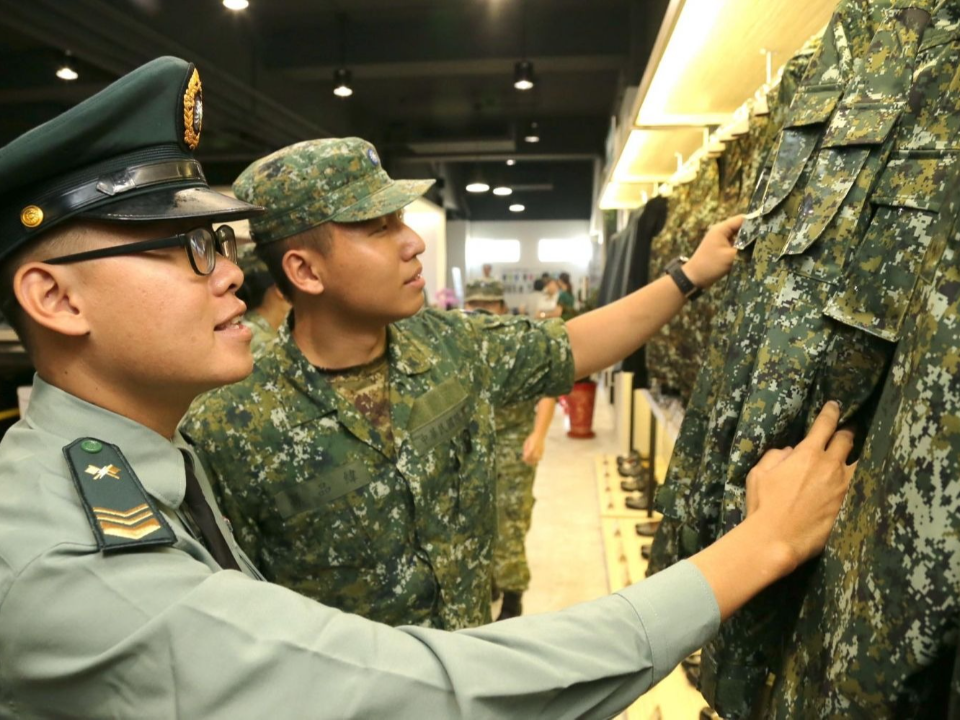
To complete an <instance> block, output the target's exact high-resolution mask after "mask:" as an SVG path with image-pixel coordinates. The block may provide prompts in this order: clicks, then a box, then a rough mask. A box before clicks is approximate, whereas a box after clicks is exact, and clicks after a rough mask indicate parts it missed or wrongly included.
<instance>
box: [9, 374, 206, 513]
mask: <svg viewBox="0 0 960 720" xmlns="http://www.w3.org/2000/svg"><path fill="white" fill-rule="evenodd" d="M25 419H26V422H27V424H28V425H30V426H31V427H35V428H38V429H39V430H42V431H43V432H47V433H50V434H51V435H54V436H56V437H59V438H61V439H62V440H63V445H64V446H66V445H69V444H70V443H71V442H73V441H74V440H76V439H77V438H83V437H91V438H95V439H97V440H101V441H103V442H108V443H110V444H111V445H116V446H117V447H118V448H120V451H121V452H122V453H123V456H124V457H125V458H126V459H127V462H129V463H130V467H132V468H133V471H134V472H135V473H136V475H137V477H138V478H139V479H140V482H141V484H142V485H143V488H144V490H146V491H147V492H148V493H150V495H152V496H153V497H155V498H157V499H158V500H160V501H161V502H162V503H164V504H165V505H167V506H168V507H172V508H177V507H179V506H180V503H181V502H183V496H184V493H185V491H186V486H187V485H186V483H187V479H186V471H185V470H184V465H183V456H182V455H181V454H180V448H183V449H188V450H189V446H188V445H187V443H186V441H184V439H183V437H182V436H181V435H180V433H179V431H178V432H177V433H176V435H175V436H174V440H173V442H171V441H170V440H167V439H166V438H165V437H163V436H162V435H159V434H158V433H156V432H154V431H153V430H151V429H150V428H148V427H146V426H144V425H141V424H140V423H137V422H134V421H133V420H131V419H130V418H126V417H124V416H123V415H118V414H117V413H114V412H111V411H110V410H106V409H104V408H102V407H99V406H97V405H93V404H92V403H88V402H86V401H85V400H81V399H80V398H78V397H76V396H75V395H71V394H70V393H68V392H65V391H63V390H61V389H60V388H57V387H54V386H53V385H51V384H50V383H48V382H45V381H44V380H42V379H41V378H40V377H38V376H35V377H34V381H33V391H32V392H31V394H30V404H29V406H28V407H27V413H26V416H25ZM194 463H195V464H196V460H194Z"/></svg>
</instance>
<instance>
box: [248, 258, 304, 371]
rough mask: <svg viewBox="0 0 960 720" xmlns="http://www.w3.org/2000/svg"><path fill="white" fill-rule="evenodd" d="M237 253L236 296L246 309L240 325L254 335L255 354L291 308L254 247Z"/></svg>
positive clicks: (272, 334)
mask: <svg viewBox="0 0 960 720" xmlns="http://www.w3.org/2000/svg"><path fill="white" fill-rule="evenodd" d="M237 254H238V255H239V259H238V260H237V264H238V265H239V266H240V269H241V270H243V285H241V286H240V287H239V288H238V289H237V297H238V298H240V299H241V300H243V302H244V303H245V304H246V306H247V312H246V314H245V315H244V316H243V324H244V325H246V326H247V327H248V328H250V332H251V333H253V340H252V341H251V343H250V349H251V351H253V352H257V351H258V350H259V349H260V348H261V347H263V346H264V345H266V344H267V343H268V342H270V341H271V340H273V339H274V338H275V337H277V330H278V329H279V328H280V325H281V324H282V323H283V322H284V320H286V319H287V315H288V314H289V313H290V307H291V306H290V303H289V302H287V299H286V298H285V297H283V293H281V292H280V290H279V288H277V283H276V281H275V280H274V279H273V277H272V276H271V275H270V271H269V270H268V269H267V265H266V263H264V262H263V260H261V259H260V258H258V257H257V253H256V251H255V250H254V247H253V245H245V246H243V247H241V248H240V249H239V250H238V253H237Z"/></svg>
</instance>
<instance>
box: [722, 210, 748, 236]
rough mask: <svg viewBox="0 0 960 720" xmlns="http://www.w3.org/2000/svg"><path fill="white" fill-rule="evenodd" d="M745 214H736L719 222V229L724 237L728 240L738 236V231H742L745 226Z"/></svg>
mask: <svg viewBox="0 0 960 720" xmlns="http://www.w3.org/2000/svg"><path fill="white" fill-rule="evenodd" d="M744 219H745V216H743V215H734V216H733V217H731V218H727V219H726V220H723V221H722V222H720V223H718V224H717V226H716V227H717V230H719V231H720V232H721V233H723V235H724V237H726V238H727V240H731V241H732V240H733V238H734V237H736V235H737V233H738V232H740V228H741V227H743V221H744Z"/></svg>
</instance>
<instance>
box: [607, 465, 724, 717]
mask: <svg viewBox="0 0 960 720" xmlns="http://www.w3.org/2000/svg"><path fill="white" fill-rule="evenodd" d="M595 466H596V473H597V474H596V478H597V486H598V487H599V488H601V493H602V494H601V533H602V535H603V547H604V557H605V562H606V567H607V578H608V582H609V587H610V592H616V591H617V590H622V589H623V588H625V587H627V586H628V585H632V584H633V583H636V582H639V581H641V580H643V578H644V577H645V576H646V572H647V561H646V560H644V559H643V558H642V557H641V555H640V549H641V547H642V546H643V545H645V544H646V543H648V542H651V541H652V538H641V537H640V536H638V535H637V533H636V530H635V527H634V526H635V525H636V523H637V522H638V521H639V520H641V519H642V520H645V519H646V513H642V515H641V513H640V512H636V511H631V512H634V513H635V516H615V515H605V514H604V513H603V507H604V504H603V501H604V498H605V497H606V495H607V494H606V490H605V488H606V485H607V483H608V481H609V483H610V484H613V481H614V480H615V481H616V486H617V488H619V485H620V480H619V477H620V476H619V475H618V474H617V460H616V458H615V457H614V456H612V455H598V456H597V457H596V462H595ZM608 470H609V473H610V474H611V475H612V477H610V478H608V477H607V474H608V472H607V471H608ZM610 494H613V490H612V489H611V493H610ZM637 516H639V517H637ZM654 517H657V518H659V517H660V516H659V514H655V515H654ZM705 706H706V702H705V701H704V700H703V697H702V696H701V695H700V693H699V692H697V690H696V688H694V687H693V686H692V685H691V684H690V682H689V681H688V680H687V678H686V675H685V674H684V672H683V669H682V668H679V667H678V668H677V669H676V670H674V671H673V672H672V673H670V675H668V676H667V677H666V678H664V679H663V681H661V682H660V683H659V684H658V685H657V686H656V687H654V688H653V689H652V690H651V691H650V692H648V693H647V694H646V695H644V696H643V697H641V698H640V699H639V700H638V701H637V702H636V703H634V704H633V705H632V706H631V707H630V708H629V709H628V710H627V712H626V713H625V714H624V715H623V716H622V717H624V718H626V720H641V719H642V720H650V718H653V717H660V718H662V720H690V719H693V718H696V717H698V715H699V712H700V710H701V709H702V708H704V707H705ZM658 711H659V713H660V714H659V715H656V713H657V712H658Z"/></svg>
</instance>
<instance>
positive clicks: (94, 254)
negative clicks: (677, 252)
mask: <svg viewBox="0 0 960 720" xmlns="http://www.w3.org/2000/svg"><path fill="white" fill-rule="evenodd" d="M183 244H184V237H183V235H174V236H173V237H168V238H160V239H159V240H144V241H142V242H135V243H130V244H129V245H115V246H113V247H106V248H99V249H97V250H87V251H86V252H81V253H74V254H73V255H64V256H63V257H58V258H50V259H49V260H44V261H43V262H45V263H46V264H47V265H64V264H66V263H73V262H82V261H84V260H98V259H100V258H107V257H117V256H119V255H136V254H137V253H141V252H148V251H150V250H163V249H164V248H169V247H177V246H181V247H182V246H183Z"/></svg>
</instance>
